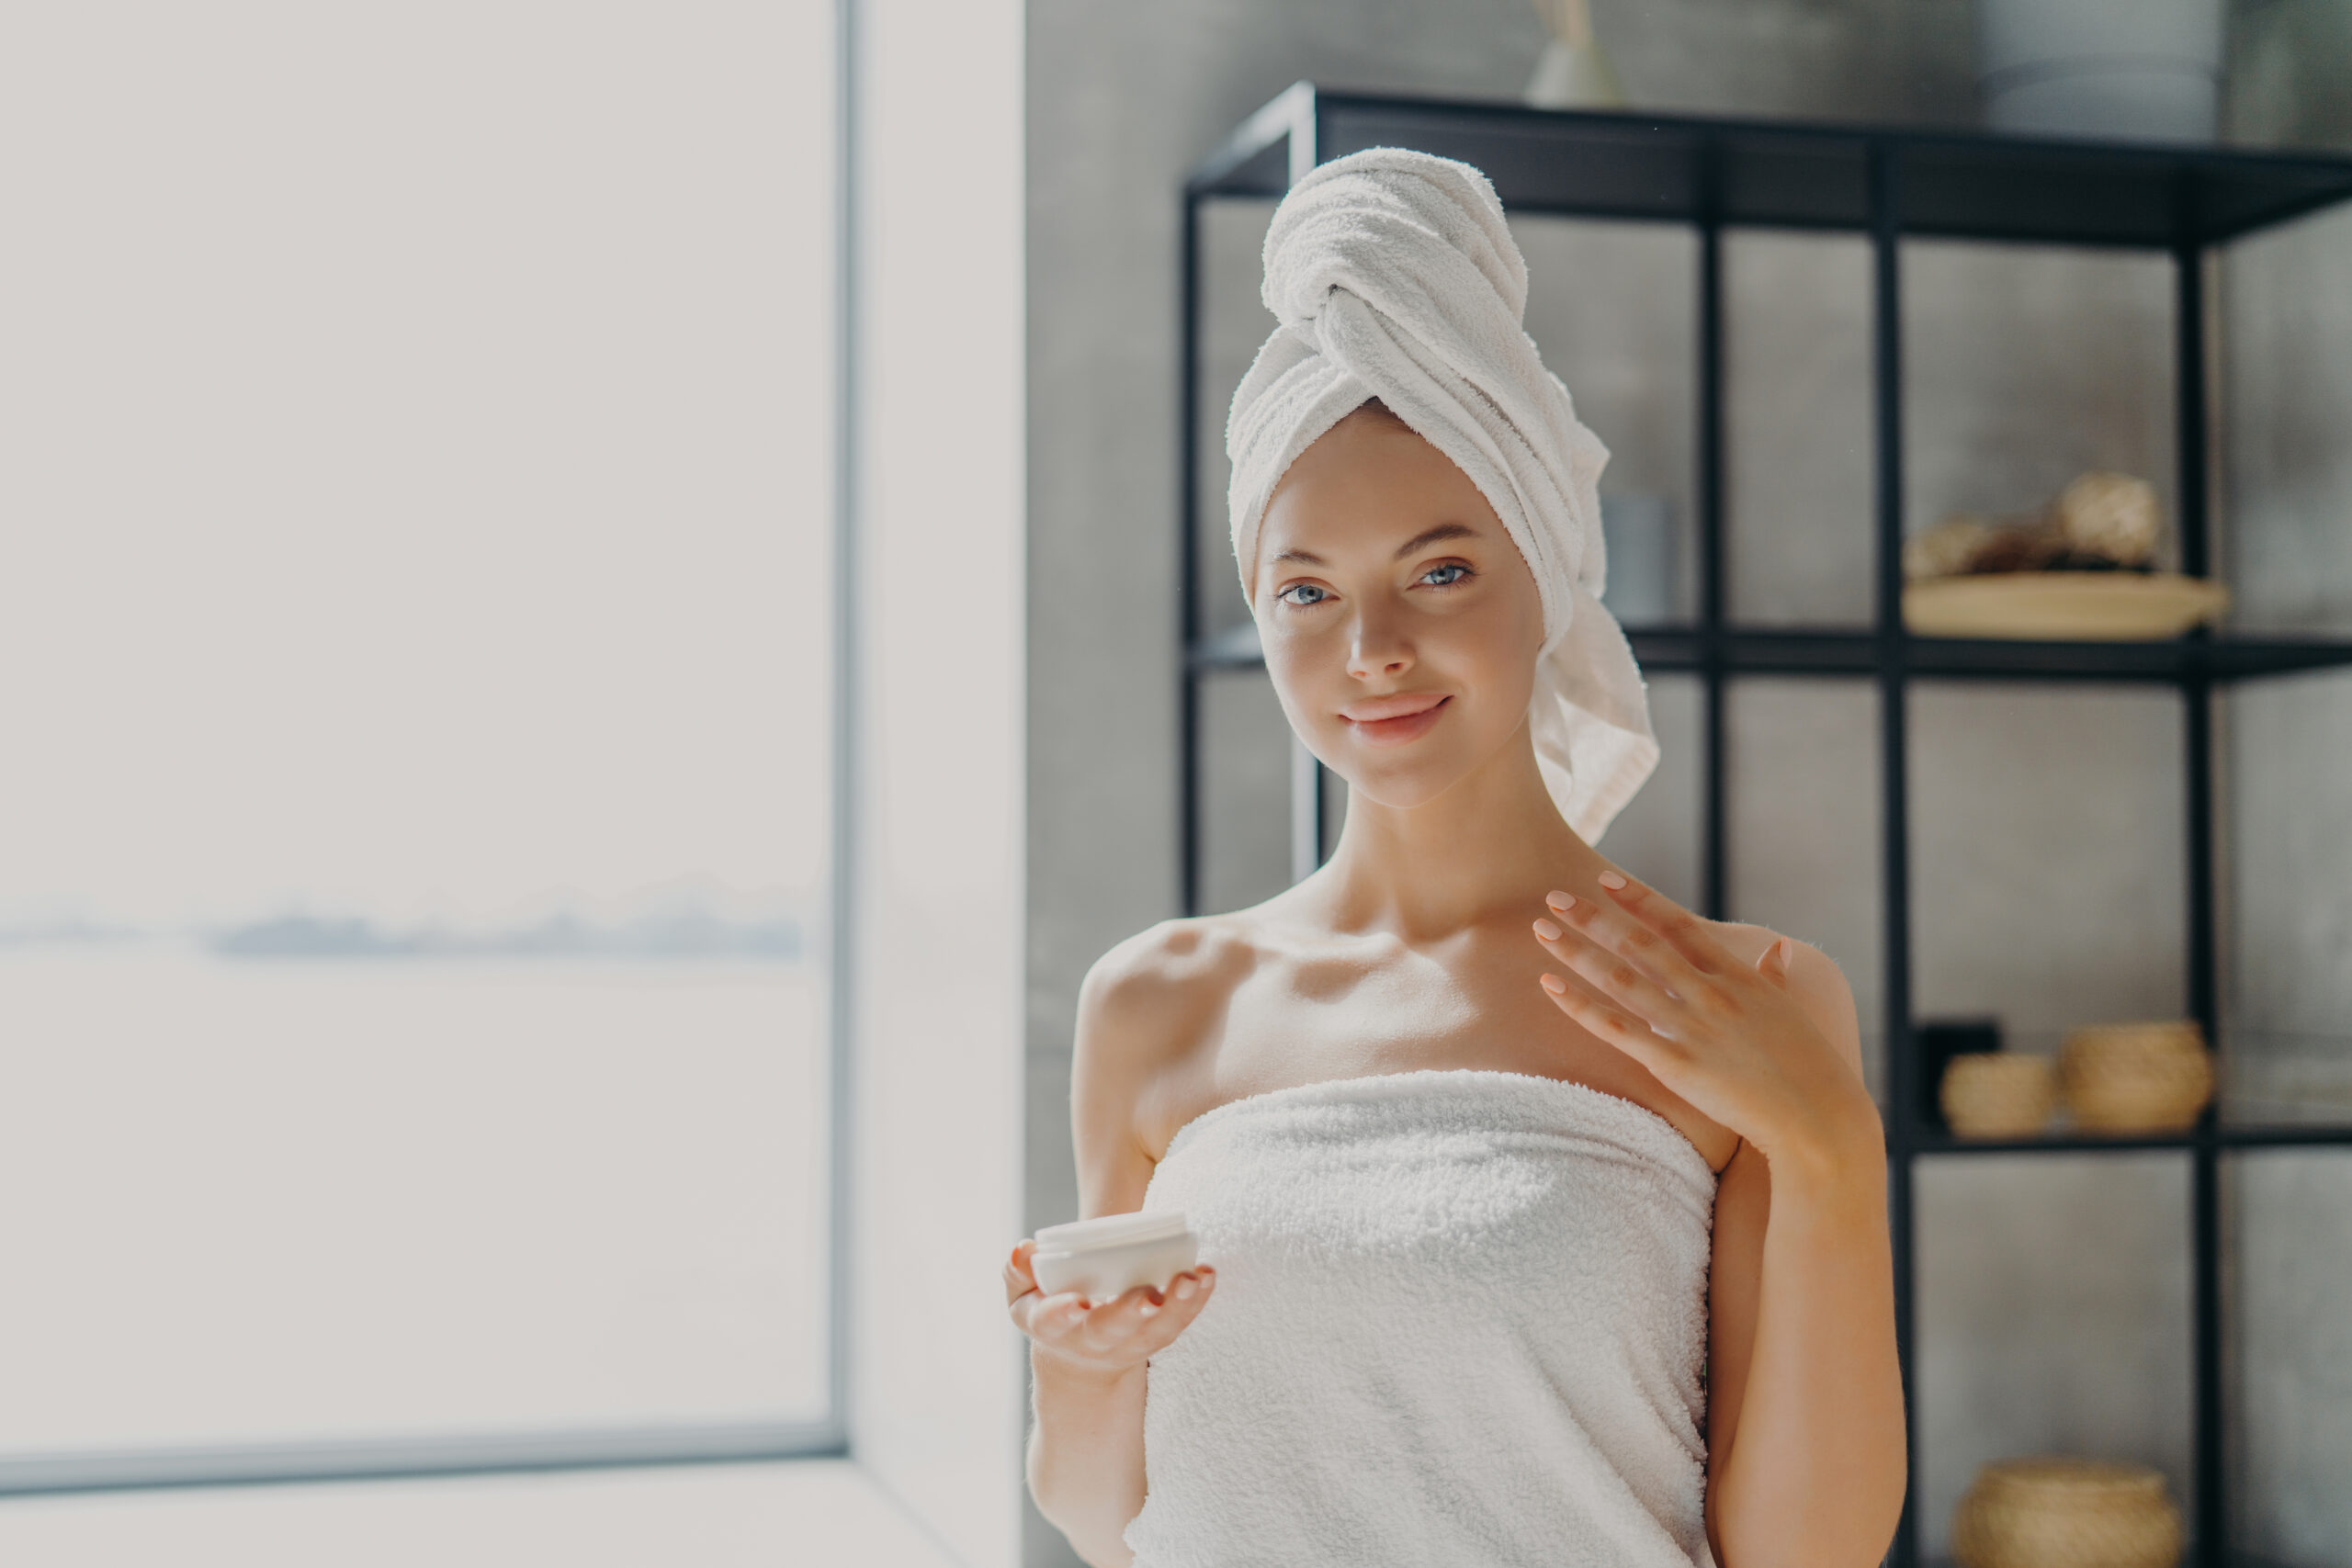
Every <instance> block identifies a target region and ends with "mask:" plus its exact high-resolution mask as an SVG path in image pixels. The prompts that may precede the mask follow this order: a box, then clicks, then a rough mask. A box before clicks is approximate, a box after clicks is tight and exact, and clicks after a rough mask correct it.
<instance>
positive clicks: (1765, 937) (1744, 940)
mask: <svg viewBox="0 0 2352 1568" xmlns="http://www.w3.org/2000/svg"><path fill="white" fill-rule="evenodd" d="M1707 929H1708V932H1709V934H1710V935H1712V936H1713V938H1714V939H1715V940H1716V941H1717V942H1722V943H1723V944H1724V946H1725V947H1727V948H1729V949H1730V950H1731V951H1732V953H1733V955H1734V956H1736V957H1737V958H1738V959H1739V961H1740V962H1741V963H1743V964H1750V965H1752V964H1755V963H1756V962H1757V961H1758V959H1760V958H1762V957H1763V956H1764V954H1765V952H1766V950H1768V949H1769V948H1770V947H1771V945H1772V944H1773V943H1774V942H1779V941H1780V940H1781V933H1780V932H1779V931H1773V930H1771V929H1770V927H1766V926H1757V925H1748V924H1746V923H1744V922H1741V921H1737V920H1710V921H1708V922H1707ZM1788 941H1789V945H1790V947H1791V948H1792V949H1793V956H1792V958H1791V959H1790V962H1789V986H1790V988H1791V989H1792V991H1793V992H1794V993H1795V994H1796V998H1797V1000H1798V1001H1799V1002H1800V1003H1802V1004H1803V1005H1804V1009H1805V1011H1806V1012H1807V1013H1808V1014H1809V1015H1810V1016H1811V1017H1812V1019H1813V1021H1814V1023H1815V1025H1816V1026H1817V1027H1818V1028H1819V1029H1820V1030H1821V1032H1823V1033H1824V1034H1826V1035H1827V1036H1828V1037H1829V1040H1830V1043H1832V1044H1834V1045H1836V1046H1837V1047H1838V1054H1839V1055H1842V1056H1844V1057H1845V1058H1846V1062H1847V1065H1848V1066H1850V1067H1852V1068H1853V1069H1854V1076H1855V1077H1861V1075H1862V1040H1861V1024H1860V1015H1859V1014H1857V1013H1856V1011H1855V1010H1854V987H1852V985H1851V984H1850V983H1849V982H1848V980H1847V978H1846V972H1845V971H1844V970H1842V969H1840V968H1838V961H1837V960H1836V959H1834V958H1831V957H1830V956H1829V955H1828V954H1827V953H1824V952H1822V951H1821V949H1819V948H1817V947H1815V946H1814V945H1813V944H1812V943H1811V942H1806V941H1804V939H1803V938H1800V937H1790V938H1789V939H1788Z"/></svg>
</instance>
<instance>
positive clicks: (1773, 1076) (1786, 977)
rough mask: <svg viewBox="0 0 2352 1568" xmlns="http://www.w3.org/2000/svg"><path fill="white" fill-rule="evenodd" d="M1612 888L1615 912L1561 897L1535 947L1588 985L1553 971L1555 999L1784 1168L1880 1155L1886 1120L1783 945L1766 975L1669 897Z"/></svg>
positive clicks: (1769, 954)
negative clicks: (1816, 1012)
mask: <svg viewBox="0 0 2352 1568" xmlns="http://www.w3.org/2000/svg"><path fill="white" fill-rule="evenodd" d="M1603 875H1604V880H1603V882H1602V886H1603V888H1604V890H1605V891H1606V892H1607V894H1608V897H1609V899H1610V900H1611V901H1610V902H1609V903H1608V904H1605V905H1604V904H1600V903H1596V902H1595V901H1594V900H1592V899H1591V898H1589V897H1587V898H1577V897H1572V896H1570V895H1568V894H1566V893H1554V894H1552V895H1551V896H1550V897H1548V898H1547V899H1546V900H1545V902H1546V903H1548V904H1549V905H1550V906H1551V908H1552V914H1551V918H1550V919H1539V920H1537V921H1536V922H1535V940H1536V941H1537V942H1539V943H1541V944H1542V945H1543V948H1544V952H1546V953H1550V954H1551V955H1552V957H1553V958H1554V959H1555V960H1557V961H1558V962H1559V963H1560V964H1563V965H1564V966H1566V968H1567V969H1568V970H1569V971H1570V973H1571V974H1572V975H1573V976H1576V978H1575V979H1569V978H1567V977H1566V976H1561V975H1558V974H1555V973H1551V972H1548V971H1547V972H1546V973H1545V974H1544V976H1543V979H1542V983H1543V986H1544V992H1545V994H1546V995H1548V996H1549V997H1550V998H1552V1000H1553V1002H1554V1003H1555V1005H1556V1006H1557V1007H1558V1008H1559V1010H1561V1011H1562V1012H1565V1013H1566V1014H1567V1015H1568V1016H1569V1017H1570V1018H1572V1019H1574V1020H1575V1021H1577V1022H1578V1023H1580V1024H1582V1025H1583V1026H1584V1027H1585V1028H1586V1029H1587V1030H1589V1031H1590V1032H1592V1033H1593V1034H1594V1035H1596V1036H1598V1037H1599V1038H1600V1039H1601V1040H1602V1041H1605V1042H1606V1043H1609V1044H1611V1045H1614V1046H1616V1047H1617V1048H1618V1049H1619V1050H1621V1051H1623V1052H1624V1053H1625V1054H1626V1055H1629V1056H1631V1057H1633V1058H1634V1060H1635V1061H1637V1062H1639V1063H1641V1064H1642V1066H1645V1067H1647V1068H1648V1069H1649V1070H1650V1072H1651V1073H1652V1074H1653V1075H1654V1076H1655V1077H1657V1080H1658V1081H1659V1082H1660V1083H1662V1084H1664V1085H1665V1086H1666V1087H1667V1088H1668V1089H1671V1090H1673V1091H1674V1092H1675V1093H1676V1094H1678V1095H1679V1096H1681V1097H1682V1098H1683V1099H1684V1100H1687V1101H1689V1102H1690V1103H1691V1105H1692V1106H1693V1107H1695V1108H1696V1109H1697V1110H1698V1111H1700V1112H1701V1113H1702V1114H1704V1115H1706V1116H1709V1117H1712V1118H1713V1120H1715V1121H1716V1122H1721V1123H1722V1124H1723V1125H1724V1126H1726V1127H1729V1128H1730V1129H1731V1130H1732V1131H1734V1132H1736V1133H1737V1134H1740V1135H1741V1136H1742V1137H1744V1138H1746V1139H1747V1141H1748V1142H1749V1143H1751V1144H1754V1145H1756V1146H1757V1148H1758V1150H1760V1151H1761V1152H1762V1153H1763V1154H1764V1156H1765V1157H1766V1158H1767V1159H1768V1160H1770V1159H1771V1158H1772V1157H1773V1156H1776V1155H1781V1154H1784V1153H1788V1154H1796V1155H1799V1156H1803V1157H1804V1158H1806V1159H1807V1160H1809V1161H1811V1160H1816V1159H1826V1160H1830V1161H1835V1162H1839V1163H1842V1162H1844V1161H1846V1160H1848V1159H1851V1158H1857V1157H1863V1156H1865V1154H1866V1153H1867V1154H1868V1157H1871V1158H1873V1159H1874V1158H1876V1157H1878V1156H1877V1153H1876V1152H1875V1151H1877V1150H1879V1149H1880V1148H1881V1145H1880V1139H1881V1137H1882V1134H1881V1130H1880V1124H1879V1117H1878V1108H1877V1107H1876V1105H1874V1104H1873V1103H1872V1102H1871V1098H1870V1093H1869V1091H1868V1089H1865V1088H1864V1086H1863V1084H1862V1081H1861V1079H1860V1077H1859V1076H1858V1075H1857V1073H1856V1071H1855V1069H1854V1067H1853V1066H1851V1065H1850V1064H1849V1062H1848V1061H1847V1060H1846V1059H1845V1058H1844V1057H1843V1056H1842V1055H1840V1054H1839V1051H1838V1047H1837V1045H1836V1044H1834V1043H1832V1042H1831V1041H1830V1039H1829V1038H1828V1036H1827V1035H1826V1034H1824V1033H1823V1032H1822V1030H1821V1028H1820V1026H1819V1025H1817V1024H1816V1023H1815V1021H1814V1019H1813V1017H1812V1015H1811V1014H1810V1013H1808V1012H1807V1010H1806V1009H1805V1006H1804V1002H1803V1001H1802V1000H1801V999H1800V998H1799V997H1798V994H1797V991H1796V987H1794V985H1793V984H1792V982H1791V979H1790V973H1789V971H1790V965H1791V964H1792V962H1793V960H1794V958H1795V954H1796V947H1795V944H1794V943H1793V942H1791V941H1790V940H1789V939H1788V938H1787V937H1781V938H1780V939H1779V940H1778V941H1776V942H1773V943H1772V945H1771V946H1770V947H1769V948H1767V949H1765V951H1764V955H1763V956H1762V957H1761V958H1759V959H1758V960H1757V962H1756V963H1755V964H1752V965H1751V964H1746V963H1743V962H1742V961H1741V960H1740V959H1739V958H1738V957H1737V956H1736V954H1734V953H1732V952H1731V951H1730V950H1729V949H1728V948H1726V947H1724V945H1723V943H1721V942H1717V941H1716V940H1715V939H1714V937H1713V936H1712V935H1711V934H1709V932H1708V931H1707V929H1706V927H1705V925H1704V924H1703V923H1702V921H1701V920H1700V919H1699V917H1698V916H1696V915H1694V914H1692V913H1691V911H1690V910H1688V909H1686V908H1682V906H1680V905H1679V904H1677V903H1676V902H1674V900H1672V899H1671V898H1668V897H1666V896H1665V895H1663V894H1661V893H1659V892H1658V891H1657V889H1655V888H1651V887H1645V886H1642V885H1641V884H1640V883H1638V882H1634V881H1630V880H1627V881H1625V882H1624V885H1623V886H1619V887H1610V886H1608V880H1607V879H1612V878H1615V877H1616V876H1617V874H1616V873H1613V872H1611V873H1604V874H1603Z"/></svg>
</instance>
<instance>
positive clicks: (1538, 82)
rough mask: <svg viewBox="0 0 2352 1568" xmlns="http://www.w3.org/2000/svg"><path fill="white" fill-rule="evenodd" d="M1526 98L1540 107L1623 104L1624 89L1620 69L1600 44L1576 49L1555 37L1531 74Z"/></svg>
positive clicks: (1608, 107) (1600, 106) (1530, 104)
mask: <svg viewBox="0 0 2352 1568" xmlns="http://www.w3.org/2000/svg"><path fill="white" fill-rule="evenodd" d="M1527 102H1528V104H1529V106H1530V107H1533V108H1539V109H1613V108H1622V107H1624V103H1625V89H1624V88H1623V87H1621V86H1619V85H1617V73H1616V72H1614V71H1612V70H1611V69H1610V68H1609V57H1608V56H1607V55H1605V54H1603V53H1601V52H1600V45H1598V44H1591V45H1588V46H1586V47H1585V48H1582V49H1576V48H1571V47H1570V46H1569V45H1567V44H1565V43H1562V42H1561V41H1560V40H1559V39H1552V40H1551V41H1550V42H1549V43H1547V44H1545V45H1544V54H1543V57H1542V58H1541V59H1539V60H1538V61H1536V62H1535V74H1534V75H1532V76H1531V77H1529V78H1528V81H1527Z"/></svg>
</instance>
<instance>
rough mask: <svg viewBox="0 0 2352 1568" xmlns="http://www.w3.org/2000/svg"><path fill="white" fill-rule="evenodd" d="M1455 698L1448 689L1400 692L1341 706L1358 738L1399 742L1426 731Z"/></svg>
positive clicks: (1379, 742)
mask: <svg viewBox="0 0 2352 1568" xmlns="http://www.w3.org/2000/svg"><path fill="white" fill-rule="evenodd" d="M1452 701H1453V697H1452V695H1450V694H1447V693H1444V692H1398V693H1396V694H1392V695H1389V696H1385V697H1365V698H1364V699H1363V700H1362V701H1360V702H1353V703H1350V704H1349V705H1347V706H1346V707H1343V708H1341V709H1340V717H1341V718H1343V719H1346V720H1347V721H1348V727H1349V728H1351V730H1353V731H1354V732H1355V735H1356V737H1357V739H1362V740H1368V741H1370V742H1371V743H1372V744H1374V745H1375V746H1396V745H1401V744H1403V743H1404V742H1405V741H1408V740H1410V739H1414V738H1416V737H1417V736H1419V735H1421V734H1423V733H1425V732H1426V731H1427V730H1428V729H1429V728H1430V726H1431V725H1433V724H1435V723H1436V722H1437V720H1438V716H1439V715H1440V714H1442V713H1443V712H1444V711H1445V705H1446V704H1448V703H1450V702H1452Z"/></svg>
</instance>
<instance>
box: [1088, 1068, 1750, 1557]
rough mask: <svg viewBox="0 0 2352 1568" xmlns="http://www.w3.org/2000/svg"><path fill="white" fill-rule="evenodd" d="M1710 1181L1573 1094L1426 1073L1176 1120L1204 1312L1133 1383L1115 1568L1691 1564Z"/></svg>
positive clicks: (1259, 1098) (1565, 1088) (1641, 1124)
mask: <svg viewBox="0 0 2352 1568" xmlns="http://www.w3.org/2000/svg"><path fill="white" fill-rule="evenodd" d="M1714 1194H1715V1178H1714V1174H1713V1171H1712V1170H1711V1169H1710V1168H1709V1167H1708V1165H1707V1162H1706V1160H1705V1159H1704V1158H1703V1157H1702V1156H1701V1155H1700V1153H1699V1151H1698V1150H1697V1149H1696V1148H1694V1147H1693V1146H1692V1145H1691V1142H1690V1140H1689V1139H1687V1138H1685V1137H1684V1136H1683V1135H1682V1134H1681V1133H1679V1131H1677V1130H1676V1129H1675V1127H1674V1126H1673V1124H1672V1123H1671V1122H1667V1121H1666V1120H1665V1119H1664V1118H1662V1117H1660V1116H1658V1115H1657V1113H1656V1112H1654V1111H1649V1110H1647V1109H1645V1108H1644V1107H1642V1106H1639V1105H1636V1104H1634V1102H1633V1101H1631V1100H1624V1099H1621V1098H1620V1097H1618V1096H1615V1095H1611V1094H1606V1093H1603V1092H1601V1091H1600V1090H1598V1089H1591V1088H1589V1087H1587V1086H1585V1085H1582V1084H1576V1083H1569V1082H1566V1081H1565V1080H1561V1079H1555V1078H1548V1077H1535V1076H1532V1075H1529V1074H1522V1073H1510V1072H1494V1071H1485V1070H1475V1069H1444V1070H1437V1069H1430V1070H1424V1071H1419V1072H1410V1073H1393V1074H1385V1075H1381V1076H1378V1077H1359V1078H1343V1079H1338V1080H1333V1081H1329V1082H1324V1083H1314V1084H1306V1085H1301V1086H1295V1087H1292V1088H1287V1089H1274V1090H1272V1091H1269V1092H1266V1093H1262V1094H1255V1095H1250V1096H1249V1097H1247V1098H1245V1099H1242V1100H1234V1101H1231V1102H1229V1103H1227V1104H1224V1105H1220V1106H1217V1107H1216V1108H1215V1109H1214V1110H1211V1111H1208V1112H1206V1113H1204V1115H1202V1116H1199V1117H1196V1118H1194V1119H1193V1121H1192V1122H1187V1123H1186V1124H1185V1125H1184V1126H1183V1127H1182V1129H1180V1130H1179V1131H1178V1133H1177V1134H1176V1136H1175V1138H1174V1139H1173V1141H1171V1142H1170V1145H1169V1148H1168V1152H1167V1155H1166V1156H1165V1157H1163V1158H1162V1159H1161V1161H1160V1163H1159V1166H1158V1167H1157V1168H1155V1169H1154V1170H1153V1172H1152V1177H1151V1182H1150V1185H1149V1187H1148V1189H1147V1190H1146V1192H1145V1196H1144V1201H1143V1208H1144V1210H1145V1212H1147V1213H1148V1212H1151V1211H1154V1210H1162V1209H1181V1210H1182V1211H1183V1212H1184V1213H1185V1215H1186V1218H1187V1221H1188V1223H1189V1224H1190V1225H1191V1227H1192V1229H1193V1232H1194V1233H1195V1234H1196V1235H1198V1236H1199V1237H1200V1244H1201V1258H1202V1261H1204V1262H1207V1263H1213V1264H1215V1265H1216V1269H1217V1276H1218V1282H1217V1291H1216V1297H1215V1299H1214V1300H1212V1301H1211V1302H1210V1303H1209V1304H1208V1305H1207V1306H1206V1307H1205V1308H1204V1309H1203V1310H1202V1312H1201V1314H1200V1316H1199V1317H1197V1318H1196V1319H1194V1320H1193V1323H1192V1324H1191V1325H1189V1326H1187V1327H1186V1329H1185V1330H1184V1332H1183V1333H1182V1335H1181V1336H1179V1337H1177V1339H1176V1340H1175V1341H1174V1342H1173V1343H1172V1344H1170V1345H1169V1346H1168V1347H1167V1348H1165V1349H1163V1350H1161V1351H1160V1352H1159V1354H1158V1355H1156V1356H1154V1357H1153V1358H1152V1359H1151V1361H1150V1363H1149V1367H1148V1371H1147V1374H1146V1385H1145V1406H1144V1465H1145V1480H1146V1488H1147V1495H1146V1498H1145V1501H1144V1506H1143V1509H1142V1511H1141V1512H1140V1513H1139V1514H1137V1515H1136V1517H1135V1518H1134V1519H1132V1520H1130V1521H1129V1522H1128V1525H1127V1528H1126V1531H1125V1538H1124V1539H1125V1541H1126V1544H1127V1545H1128V1547H1129V1548H1130V1549H1131V1550H1133V1551H1134V1552H1135V1553H1136V1558H1135V1568H1243V1565H1245V1564H1267V1565H1269V1568H1272V1565H1274V1564H1280V1565H1281V1568H1430V1565H1432V1564H1444V1565H1447V1568H1454V1565H1463V1568H1469V1565H1477V1568H1568V1565H1573V1568H1714V1559H1713V1554H1712V1553H1711V1551H1709V1549H1708V1546H1707V1540H1706V1530H1705V1522H1704V1518H1703V1515H1702V1504H1703V1501H1704V1495H1705V1492H1704V1487H1705V1472H1706V1444H1705V1440H1704V1437H1703V1428H1704V1422H1705V1415H1706V1389H1705V1368H1706V1346H1707V1313H1706V1292H1707V1278H1708V1274H1707V1270H1708V1258H1709V1249H1710V1243H1711V1236H1712V1231H1713V1213H1714Z"/></svg>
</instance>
